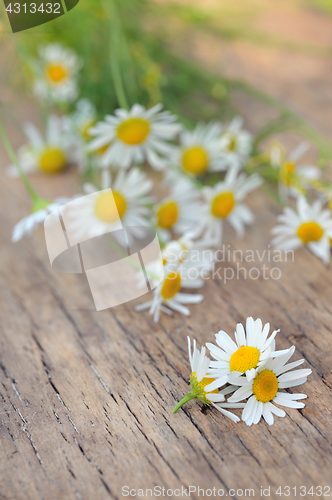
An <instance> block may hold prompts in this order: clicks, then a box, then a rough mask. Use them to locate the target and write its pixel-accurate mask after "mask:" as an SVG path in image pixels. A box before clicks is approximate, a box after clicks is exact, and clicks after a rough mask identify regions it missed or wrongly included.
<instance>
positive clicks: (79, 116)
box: [66, 99, 100, 172]
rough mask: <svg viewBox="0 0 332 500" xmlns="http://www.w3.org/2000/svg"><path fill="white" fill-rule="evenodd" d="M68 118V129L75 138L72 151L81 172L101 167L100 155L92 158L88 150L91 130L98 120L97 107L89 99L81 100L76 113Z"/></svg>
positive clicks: (76, 107) (77, 104)
mask: <svg viewBox="0 0 332 500" xmlns="http://www.w3.org/2000/svg"><path fill="white" fill-rule="evenodd" d="M66 118H67V120H66V128H67V130H68V133H69V134H71V135H72V137H73V141H72V146H71V151H72V152H73V154H74V156H75V159H76V163H77V165H78V168H79V170H80V171H81V172H84V171H86V170H87V169H88V168H89V166H90V167H91V168H93V167H95V166H96V167H99V166H100V164H99V156H100V155H99V154H96V155H93V156H92V155H91V153H90V152H89V151H88V149H87V141H88V140H90V139H91V136H90V134H89V130H90V128H91V127H92V126H93V125H94V124H95V123H96V118H97V113H96V108H95V106H94V105H93V104H92V103H91V102H90V101H89V100H88V99H80V100H79V101H78V102H77V103H76V106H75V111H74V112H73V113H71V114H70V115H68V116H67V117H66Z"/></svg>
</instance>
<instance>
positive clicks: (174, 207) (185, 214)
mask: <svg viewBox="0 0 332 500" xmlns="http://www.w3.org/2000/svg"><path fill="white" fill-rule="evenodd" d="M199 199H200V193H199V191H198V190H197V189H196V188H195V187H194V185H193V184H192V182H191V181H190V180H189V179H186V178H185V177H180V176H176V180H174V179H173V186H172V188H171V192H170V195H169V196H167V197H166V198H164V199H163V200H162V201H161V202H160V203H158V204H157V205H155V207H154V223H155V226H156V229H157V231H158V234H160V236H161V238H162V239H163V240H164V241H168V240H169V238H170V236H171V232H174V233H176V234H183V233H184V232H185V231H188V230H189V229H190V228H192V227H193V226H194V225H195V224H197V212H199V209H200V207H201V203H200V201H199Z"/></svg>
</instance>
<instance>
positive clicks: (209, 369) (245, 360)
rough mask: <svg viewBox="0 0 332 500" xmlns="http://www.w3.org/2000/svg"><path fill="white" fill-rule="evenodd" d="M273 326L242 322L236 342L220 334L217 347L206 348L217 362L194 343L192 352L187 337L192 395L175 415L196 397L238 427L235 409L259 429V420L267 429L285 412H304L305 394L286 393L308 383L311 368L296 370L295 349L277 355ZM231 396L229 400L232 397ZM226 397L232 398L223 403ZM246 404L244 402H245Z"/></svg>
mask: <svg viewBox="0 0 332 500" xmlns="http://www.w3.org/2000/svg"><path fill="white" fill-rule="evenodd" d="M269 331H270V324H269V323H267V324H266V325H264V327H263V324H262V321H261V320H260V319H257V320H254V319H253V318H251V317H249V318H247V321H246V327H245V328H244V327H243V325H242V324H241V323H238V324H237V326H236V331H235V334H234V335H235V341H234V340H232V339H231V337H230V336H229V335H228V334H227V333H226V332H224V331H222V330H221V331H220V332H218V333H217V334H216V343H217V345H215V344H211V343H207V344H206V345H207V347H208V349H209V350H210V353H211V355H212V357H213V358H214V361H211V360H210V359H209V357H208V356H207V355H206V348H205V347H202V348H201V350H200V351H199V350H198V349H197V347H196V341H195V340H194V345H193V352H192V348H191V341H190V338H189V337H188V350H189V359H190V365H191V376H190V384H191V391H190V393H189V394H188V395H187V396H186V397H184V398H183V399H182V400H181V401H180V403H178V404H177V405H176V406H175V408H174V410H173V412H174V413H176V412H177V411H178V409H179V408H181V407H182V406H183V405H184V404H185V403H187V402H188V401H190V400H191V399H194V398H197V399H199V400H200V401H201V402H202V403H203V404H204V405H211V406H214V407H215V408H217V410H219V411H220V412H221V413H222V414H224V415H226V416H227V417H229V418H230V419H231V420H233V421H234V422H238V421H239V420H240V419H239V417H237V416H236V415H234V414H233V413H232V412H230V411H229V409H231V408H243V412H242V420H243V421H244V422H245V423H246V424H247V425H248V426H251V425H252V424H258V422H259V421H260V420H261V417H263V418H264V420H265V421H266V422H267V423H268V424H269V425H272V424H273V422H274V415H276V416H278V417H284V416H285V415H286V413H285V411H284V410H282V409H280V408H279V406H284V407H286V408H299V409H300V408H304V406H305V405H304V403H302V402H301V401H300V400H301V399H305V398H306V397H307V396H306V394H300V393H291V392H290V391H288V392H282V391H281V389H290V388H292V387H297V386H299V385H302V384H304V383H305V382H306V381H307V378H308V376H309V375H310V374H311V372H312V371H311V370H310V369H300V370H294V368H297V367H298V366H300V365H301V364H302V363H303V362H304V359H301V360H299V361H293V362H292V363H288V364H287V362H288V360H289V359H290V358H291V356H292V355H293V354H294V351H295V346H292V347H291V348H290V349H286V350H284V351H276V350H275V336H276V334H277V332H278V331H279V330H276V331H274V332H273V333H272V334H271V335H270V336H269ZM230 394H231V396H229V395H230ZM225 396H229V397H228V399H227V401H226V402H225V400H226V398H225ZM245 400H246V401H245Z"/></svg>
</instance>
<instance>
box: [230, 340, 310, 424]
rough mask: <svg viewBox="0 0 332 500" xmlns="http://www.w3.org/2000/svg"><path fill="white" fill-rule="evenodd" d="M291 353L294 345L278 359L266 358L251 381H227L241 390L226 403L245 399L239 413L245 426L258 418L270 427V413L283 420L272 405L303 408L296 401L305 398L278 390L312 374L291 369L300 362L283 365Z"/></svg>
mask: <svg viewBox="0 0 332 500" xmlns="http://www.w3.org/2000/svg"><path fill="white" fill-rule="evenodd" d="M294 351H295V346H293V347H291V348H290V349H288V350H287V352H286V353H284V354H283V355H281V356H279V357H276V358H274V359H272V358H270V359H269V360H268V361H267V363H266V364H264V365H263V366H261V367H259V368H258V370H257V375H256V376H255V378H254V380H253V381H251V382H248V380H247V379H246V378H245V377H241V376H238V377H236V376H234V377H232V378H231V383H233V384H235V385H239V386H241V387H240V388H239V389H238V390H237V391H235V393H234V394H233V395H232V396H231V397H230V398H229V399H228V401H229V402H230V403H236V402H239V401H242V400H244V399H246V398H249V399H248V401H247V403H246V404H245V407H244V410H243V413H242V420H244V422H245V423H246V424H247V425H249V426H250V425H252V424H258V422H259V421H260V419H261V417H262V416H263V418H264V419H265V421H266V422H267V423H268V424H269V425H272V424H273V421H274V419H273V414H274V415H277V416H278V417H284V416H285V415H286V413H285V412H284V411H283V410H281V409H280V408H278V407H277V406H275V405H274V404H273V403H275V404H277V405H280V406H285V407H287V408H304V406H305V405H304V403H301V402H298V400H299V399H305V398H306V397H307V396H306V394H291V393H287V392H286V393H283V392H280V391H279V389H289V388H291V387H296V386H298V385H302V384H304V383H305V382H306V381H307V378H308V376H309V375H310V373H312V371H311V370H310V369H302V370H295V371H294V370H293V368H296V367H297V366H299V365H301V364H302V363H303V362H304V359H301V360H300V361H294V362H293V363H289V364H288V365H286V363H287V361H288V360H289V359H290V357H291V356H292V355H293V353H294ZM290 370H292V371H290ZM287 372H288V373H287Z"/></svg>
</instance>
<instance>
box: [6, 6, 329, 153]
mask: <svg viewBox="0 0 332 500" xmlns="http://www.w3.org/2000/svg"><path fill="white" fill-rule="evenodd" d="M0 23H1V24H0V36H1V45H2V47H3V48H4V49H6V46H8V45H9V46H14V50H8V51H7V57H3V58H2V60H1V80H2V84H5V85H10V86H12V85H14V86H15V88H16V90H17V91H18V92H20V94H21V95H25V94H26V95H27V96H29V88H30V87H29V85H27V82H28V81H29V78H30V77H31V75H30V73H29V63H30V61H31V58H32V57H35V56H36V53H37V48H38V46H40V45H43V44H45V43H47V42H48V41H58V42H61V43H63V44H64V45H67V46H70V47H73V48H74V49H75V50H76V51H77V52H78V53H79V54H80V56H81V57H82V58H83V60H84V67H83V69H82V71H81V77H80V89H81V97H87V98H89V99H91V100H92V101H93V102H94V104H95V105H96V107H97V110H98V114H99V116H100V117H102V116H103V115H105V114H106V113H110V112H112V111H113V110H114V108H116V107H118V102H117V98H116V93H115V86H116V85H117V83H119V80H120V81H123V85H124V89H125V94H126V99H127V101H128V104H129V105H132V104H133V103H134V102H140V103H142V104H144V105H147V106H149V105H152V104H154V103H156V102H160V101H162V102H163V103H164V105H165V107H166V108H167V109H170V110H171V111H173V112H175V113H177V114H178V115H179V116H180V119H181V120H182V121H183V122H184V123H185V124H186V125H187V126H189V127H190V126H192V125H193V122H194V121H197V120H210V119H222V120H227V119H228V118H230V117H231V116H233V115H234V114H235V113H238V112H240V113H241V114H243V115H244V116H245V118H246V120H247V122H248V124H249V127H250V128H251V129H252V130H253V131H255V132H256V133H257V139H256V146H257V147H258V146H259V144H260V142H261V141H263V140H265V139H266V138H267V137H269V136H270V135H271V134H273V133H277V132H278V133H279V132H284V131H286V130H292V131H294V130H295V131H297V132H298V133H301V134H303V135H306V136H308V137H309V138H310V139H312V140H313V141H314V142H315V143H316V144H317V146H318V148H319V150H320V156H321V159H322V162H323V163H324V161H326V160H327V159H329V158H331V157H332V155H331V149H330V144H329V141H328V140H326V139H325V137H327V139H329V138H330V137H332V124H331V119H330V118H329V117H327V116H326V113H325V112H323V110H322V106H323V107H324V109H326V107H328V105H331V104H332V90H331V89H332V77H331V73H332V72H331V64H332V3H331V1H330V0H245V1H243V0H232V2H229V1H226V0H194V1H193V0H191V1H189V0H175V1H169V0H121V1H120V0H80V2H79V4H78V5H77V6H76V7H75V8H74V9H73V10H72V11H70V12H68V13H67V14H66V15H65V16H62V17H61V18H59V19H56V20H54V21H52V22H50V23H47V24H45V25H43V26H40V27H38V28H32V29H30V30H27V31H25V32H21V33H17V34H15V35H13V34H11V33H10V26H9V22H8V19H6V16H5V12H4V9H1V20H0ZM3 53H4V54H5V53H6V50H4V51H3ZM324 99H325V100H324ZM319 108H320V109H321V111H319Z"/></svg>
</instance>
